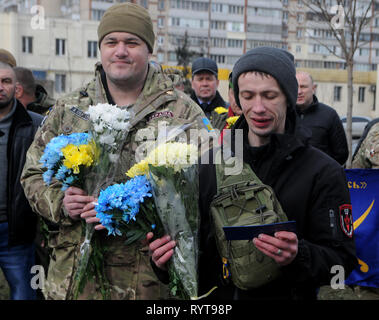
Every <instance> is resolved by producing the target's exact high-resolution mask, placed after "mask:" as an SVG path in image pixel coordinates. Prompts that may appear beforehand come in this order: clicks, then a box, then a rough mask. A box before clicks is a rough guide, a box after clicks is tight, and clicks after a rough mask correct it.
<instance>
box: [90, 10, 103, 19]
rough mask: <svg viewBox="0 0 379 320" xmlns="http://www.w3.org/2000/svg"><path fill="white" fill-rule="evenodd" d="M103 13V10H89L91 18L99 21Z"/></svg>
mask: <svg viewBox="0 0 379 320" xmlns="http://www.w3.org/2000/svg"><path fill="white" fill-rule="evenodd" d="M104 13H105V10H99V9H92V10H91V20H96V21H100V20H101V18H102V17H103V15H104Z"/></svg>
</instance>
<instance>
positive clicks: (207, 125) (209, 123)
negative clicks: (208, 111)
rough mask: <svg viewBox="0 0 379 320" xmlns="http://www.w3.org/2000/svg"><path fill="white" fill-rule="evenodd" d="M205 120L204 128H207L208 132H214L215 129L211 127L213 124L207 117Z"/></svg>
mask: <svg viewBox="0 0 379 320" xmlns="http://www.w3.org/2000/svg"><path fill="white" fill-rule="evenodd" d="M202 120H203V123H204V126H205V128H206V129H207V130H208V131H212V130H213V127H212V125H211V122H210V121H209V119H208V118H207V117H204V118H202Z"/></svg>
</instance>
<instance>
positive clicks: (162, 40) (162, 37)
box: [157, 35, 164, 46]
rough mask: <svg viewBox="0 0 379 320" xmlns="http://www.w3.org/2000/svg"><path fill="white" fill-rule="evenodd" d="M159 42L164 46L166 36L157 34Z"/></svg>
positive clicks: (159, 44)
mask: <svg viewBox="0 0 379 320" xmlns="http://www.w3.org/2000/svg"><path fill="white" fill-rule="evenodd" d="M157 44H158V46H163V44H164V36H160V35H159V36H157Z"/></svg>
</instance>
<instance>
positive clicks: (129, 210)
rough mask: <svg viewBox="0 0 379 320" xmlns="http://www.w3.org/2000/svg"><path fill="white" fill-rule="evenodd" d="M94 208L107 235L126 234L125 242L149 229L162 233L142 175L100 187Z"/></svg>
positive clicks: (141, 235)
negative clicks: (103, 188)
mask: <svg viewBox="0 0 379 320" xmlns="http://www.w3.org/2000/svg"><path fill="white" fill-rule="evenodd" d="M95 210H96V212H97V214H96V217H97V218H99V219H100V224H102V225H103V226H104V227H105V228H107V230H108V235H114V236H116V235H118V236H121V235H125V236H126V241H125V244H126V245H128V244H132V243H133V242H135V241H137V240H140V239H142V238H145V237H146V234H147V233H148V232H150V231H154V232H157V233H161V230H162V228H161V225H160V221H159V217H157V215H156V214H155V206H154V200H153V198H152V193H151V185H150V182H149V180H147V178H146V176H145V175H141V176H135V177H134V178H133V179H130V180H128V181H126V182H125V183H119V184H114V185H111V186H109V187H107V188H106V189H105V190H102V191H100V196H99V198H98V201H97V205H96V207H95Z"/></svg>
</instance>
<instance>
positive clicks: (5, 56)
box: [0, 49, 17, 67]
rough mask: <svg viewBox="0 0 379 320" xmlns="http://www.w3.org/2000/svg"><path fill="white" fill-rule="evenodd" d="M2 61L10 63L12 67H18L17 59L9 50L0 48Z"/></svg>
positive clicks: (0, 59)
mask: <svg viewBox="0 0 379 320" xmlns="http://www.w3.org/2000/svg"><path fill="white" fill-rule="evenodd" d="M0 61H1V62H5V63H7V64H9V65H10V66H11V67H16V66H17V63H16V59H15V57H14V56H13V54H11V53H10V52H9V51H8V50H5V49H0Z"/></svg>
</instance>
